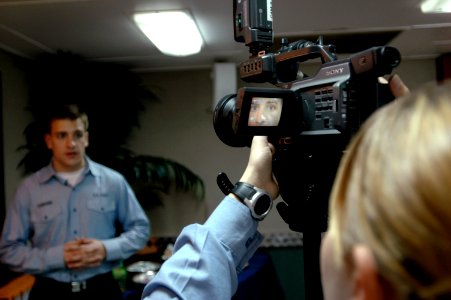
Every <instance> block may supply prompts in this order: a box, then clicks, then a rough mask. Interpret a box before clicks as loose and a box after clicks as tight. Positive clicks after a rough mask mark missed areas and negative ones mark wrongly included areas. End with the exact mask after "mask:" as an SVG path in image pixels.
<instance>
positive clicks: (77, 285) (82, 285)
mask: <svg viewBox="0 0 451 300" xmlns="http://www.w3.org/2000/svg"><path fill="white" fill-rule="evenodd" d="M70 285H71V287H72V293H79V292H81V291H83V290H86V281H72V282H71V283H70Z"/></svg>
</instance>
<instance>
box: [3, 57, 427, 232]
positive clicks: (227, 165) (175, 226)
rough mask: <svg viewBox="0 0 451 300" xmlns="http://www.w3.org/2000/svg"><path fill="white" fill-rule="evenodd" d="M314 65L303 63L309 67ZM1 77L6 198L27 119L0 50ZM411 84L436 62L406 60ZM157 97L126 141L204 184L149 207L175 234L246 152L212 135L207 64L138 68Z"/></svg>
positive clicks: (266, 227)
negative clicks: (195, 192)
mask: <svg viewBox="0 0 451 300" xmlns="http://www.w3.org/2000/svg"><path fill="white" fill-rule="evenodd" d="M311 70H316V68H315V66H312V65H309V66H306V72H307V73H309V72H313V71H311ZM0 72H1V73H2V78H3V79H2V80H3V91H2V95H3V119H4V120H3V130H4V139H5V140H4V159H5V193H6V197H7V204H9V201H10V200H11V198H12V196H13V193H14V190H15V188H16V186H17V184H18V182H19V180H20V173H19V171H18V170H17V169H16V166H17V164H18V162H19V160H20V159H21V158H22V155H21V154H20V153H18V152H17V150H16V149H17V147H19V146H20V145H22V144H23V143H24V139H23V135H22V132H23V130H24V128H25V126H26V124H27V123H28V122H29V121H30V115H29V113H27V112H26V111H25V109H24V108H25V105H26V97H27V96H26V92H27V90H26V84H25V78H24V73H23V72H22V71H21V70H20V68H19V66H18V65H17V64H16V61H15V60H14V59H12V57H11V56H9V55H6V54H4V53H3V52H0ZM396 73H398V74H400V75H401V76H402V78H403V79H404V80H405V82H406V83H407V84H408V85H409V86H411V87H413V86H416V85H419V84H421V83H423V82H427V81H432V80H435V62H434V60H432V59H429V60H414V61H413V60H412V61H409V60H406V61H403V62H402V64H401V66H400V67H399V68H398V69H397V70H396ZM141 75H142V76H143V79H144V81H145V83H146V84H147V85H148V86H149V88H150V89H152V90H153V91H154V92H155V93H156V94H157V95H158V96H159V97H160V102H157V103H151V104H148V105H147V110H146V112H144V113H143V115H142V117H141V121H140V123H141V128H140V129H139V130H135V132H134V133H133V135H132V136H131V138H130V140H129V142H128V147H129V148H131V149H132V150H133V151H134V152H135V153H138V154H150V155H154V156H160V157H165V158H169V159H172V160H175V161H177V162H179V163H181V164H183V165H184V166H186V167H188V168H189V169H190V170H191V171H192V172H194V173H196V174H197V175H199V176H200V177H201V178H202V179H203V180H204V183H205V185H206V200H205V202H203V203H202V202H201V203H199V202H198V201H196V200H195V199H194V197H193V196H192V195H186V194H179V193H178V194H174V195H173V196H171V197H168V198H167V199H165V203H166V204H167V205H166V206H165V207H164V208H159V209H156V210H155V211H153V212H151V217H152V220H153V222H152V223H153V228H154V233H155V234H157V235H177V233H178V232H179V230H180V229H181V228H182V227H183V226H184V225H186V224H188V223H192V222H202V221H203V220H204V219H205V217H206V216H207V215H208V214H209V213H210V212H211V211H212V210H213V209H214V207H216V205H217V203H218V202H219V201H220V200H221V199H222V195H221V193H220V191H219V189H218V187H217V186H216V175H217V174H218V172H220V171H224V172H226V173H227V174H228V175H229V177H230V178H231V180H232V181H236V180H238V179H239V178H240V176H241V172H242V170H243V168H244V166H245V164H246V161H247V157H248V154H249V149H248V148H231V147H228V146H226V145H224V144H223V143H222V142H220V141H219V139H218V138H217V137H216V134H215V132H214V130H213V126H212V118H213V116H212V112H211V106H212V95H213V91H212V86H213V83H212V77H211V70H209V69H204V70H191V71H178V72H159V73H146V74H141ZM261 229H262V231H263V232H266V233H277V232H288V231H289V229H288V227H287V225H286V224H285V223H284V222H283V221H282V220H281V218H280V217H279V215H278V213H277V211H276V210H275V209H274V211H273V212H272V213H271V214H270V216H269V217H268V218H267V219H266V220H265V221H264V222H263V224H262V226H261Z"/></svg>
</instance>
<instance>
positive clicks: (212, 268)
mask: <svg viewBox="0 0 451 300" xmlns="http://www.w3.org/2000/svg"><path fill="white" fill-rule="evenodd" d="M257 226H258V222H257V221H255V220H254V219H253V218H252V217H251V215H250V211H249V208H247V207H246V206H245V205H243V204H241V203H239V202H238V201H237V200H235V199H233V198H230V197H225V198H224V200H223V201H222V202H221V203H220V204H219V206H218V207H217V208H216V209H215V211H214V212H213V213H212V214H211V216H210V217H209V219H208V220H207V221H206V222H205V224H203V225H199V224H193V225H189V226H187V227H185V228H184V229H183V231H182V232H181V234H180V235H179V237H178V238H177V241H176V243H175V245H174V254H173V255H172V256H171V258H169V259H168V260H167V261H166V262H165V263H164V264H163V266H162V267H161V269H160V271H159V272H158V273H157V275H156V276H155V278H154V279H152V281H151V282H149V283H148V284H147V286H146V287H145V288H144V291H143V299H146V300H151V299H215V300H220V299H227V300H230V299H231V297H232V296H233V294H234V293H235V292H236V289H237V286H238V279H237V274H238V272H239V271H241V270H242V268H243V267H244V266H245V265H246V263H247V261H248V260H249V259H250V257H251V256H252V255H253V254H254V252H255V251H256V250H257V248H258V246H259V245H260V243H261V241H262V236H261V234H260V233H258V232H257Z"/></svg>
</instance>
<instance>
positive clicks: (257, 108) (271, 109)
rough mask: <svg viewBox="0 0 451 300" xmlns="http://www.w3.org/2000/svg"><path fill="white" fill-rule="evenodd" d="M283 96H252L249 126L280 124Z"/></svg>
mask: <svg viewBox="0 0 451 300" xmlns="http://www.w3.org/2000/svg"><path fill="white" fill-rule="evenodd" d="M282 105H283V99H282V98H267V97H252V101H251V107H250V110H249V118H248V124H247V125H248V126H252V127H268V126H278V125H279V122H280V116H281V114H282Z"/></svg>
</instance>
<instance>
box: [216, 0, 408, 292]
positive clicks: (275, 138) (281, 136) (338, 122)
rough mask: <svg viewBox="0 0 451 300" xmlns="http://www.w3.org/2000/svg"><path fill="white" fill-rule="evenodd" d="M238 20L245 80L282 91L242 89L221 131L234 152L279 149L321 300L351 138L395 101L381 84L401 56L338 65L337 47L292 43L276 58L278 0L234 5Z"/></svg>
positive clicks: (288, 217) (284, 183)
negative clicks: (326, 246)
mask: <svg viewBox="0 0 451 300" xmlns="http://www.w3.org/2000/svg"><path fill="white" fill-rule="evenodd" d="M233 15H234V36H235V41H237V42H242V43H245V44H246V46H248V47H249V52H250V57H249V59H248V60H246V61H244V62H242V63H241V64H240V67H239V73H240V78H241V79H242V80H243V81H245V82H252V83H265V82H266V83H270V84H272V85H273V86H275V87H274V88H266V87H265V88H263V87H262V88H257V87H243V88H240V89H239V90H238V91H237V93H236V94H232V95H227V96H225V97H224V98H223V99H222V100H220V101H219V103H218V104H217V106H216V108H215V111H214V116H213V123H214V129H215V131H216V134H217V136H218V137H219V139H220V140H221V141H222V142H224V143H225V144H226V145H229V146H232V147H244V146H250V145H251V142H252V138H253V136H255V135H264V136H268V139H269V140H270V142H271V143H272V144H273V145H274V146H275V147H276V153H275V154H274V157H273V173H274V175H275V177H276V179H277V181H278V184H279V192H280V195H281V196H282V199H283V201H281V202H279V203H278V204H277V210H278V212H279V214H280V215H281V217H282V218H283V220H284V221H285V222H286V223H287V224H288V225H289V227H290V229H291V230H293V231H298V232H302V233H303V245H304V269H305V271H304V274H305V276H306V277H305V278H306V281H308V280H310V282H307V283H306V284H305V286H306V288H307V286H308V287H309V290H306V292H309V294H308V296H307V298H308V299H315V300H317V299H321V298H322V292H321V283H320V274H319V265H318V263H319V245H320V242H321V233H322V232H325V231H326V230H327V224H328V200H329V194H330V191H331V188H332V185H333V181H334V179H335V173H336V171H337V168H338V164H339V162H340V159H341V156H342V153H343V151H344V149H345V147H346V145H347V144H348V142H349V140H350V138H351V137H352V135H353V134H354V133H355V132H356V131H357V130H358V128H359V127H360V125H361V124H362V123H363V122H364V121H365V120H366V119H367V118H368V116H369V115H370V114H371V113H373V112H374V111H375V110H376V109H377V108H378V107H380V106H382V105H384V104H386V103H387V102H389V101H391V100H392V99H393V98H394V97H393V95H392V94H391V92H390V91H389V88H388V85H387V84H382V83H380V82H379V80H378V79H379V77H381V76H384V75H387V74H390V73H391V72H392V70H393V68H395V67H397V66H398V65H399V63H400V61H401V56H400V53H399V51H398V50H397V49H396V48H393V47H388V46H379V47H373V48H370V49H367V50H364V51H362V52H359V53H355V54H352V55H351V56H350V57H348V58H346V59H341V60H338V59H337V56H336V54H335V46H333V45H324V44H323V39H322V37H319V38H318V41H316V42H310V41H305V40H300V41H296V42H293V43H288V40H287V39H285V38H283V39H281V47H280V49H279V50H277V51H275V52H274V53H272V52H271V51H270V48H271V47H272V46H273V44H274V37H273V28H272V4H271V0H234V3H233ZM311 59H321V66H320V68H319V70H318V71H317V72H316V74H314V75H313V76H306V75H305V74H304V73H303V72H302V70H301V68H300V67H301V63H303V62H306V61H308V60H311ZM229 183H230V182H229ZM307 257H308V259H307ZM306 270H308V272H307V271H306ZM307 274H308V275H309V276H308V277H307ZM312 278H313V279H312ZM306 295H307V293H306Z"/></svg>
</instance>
